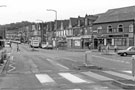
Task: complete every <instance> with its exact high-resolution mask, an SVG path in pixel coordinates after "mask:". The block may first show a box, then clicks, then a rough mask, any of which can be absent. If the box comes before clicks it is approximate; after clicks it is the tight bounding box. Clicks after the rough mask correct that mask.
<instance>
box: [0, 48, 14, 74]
mask: <svg viewBox="0 0 135 90" xmlns="http://www.w3.org/2000/svg"><path fill="white" fill-rule="evenodd" d="M3 51H6V54H7V59H6V60H4V63H3V64H1V65H0V74H1V73H2V72H3V70H4V68H5V66H6V65H7V64H8V60H9V58H10V55H11V51H12V49H11V48H10V47H4V48H3V49H2V50H1V51H0V53H1V52H3Z"/></svg>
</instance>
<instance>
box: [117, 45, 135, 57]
mask: <svg viewBox="0 0 135 90" xmlns="http://www.w3.org/2000/svg"><path fill="white" fill-rule="evenodd" d="M117 54H118V55H120V56H127V55H135V46H130V47H128V48H127V49H125V50H119V51H118V52H117Z"/></svg>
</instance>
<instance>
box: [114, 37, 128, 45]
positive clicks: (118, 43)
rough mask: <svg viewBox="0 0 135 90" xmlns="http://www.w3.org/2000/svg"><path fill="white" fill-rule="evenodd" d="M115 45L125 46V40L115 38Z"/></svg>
mask: <svg viewBox="0 0 135 90" xmlns="http://www.w3.org/2000/svg"><path fill="white" fill-rule="evenodd" d="M115 45H118V46H126V38H117V39H115Z"/></svg>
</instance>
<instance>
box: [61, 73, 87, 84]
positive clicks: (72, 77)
mask: <svg viewBox="0 0 135 90" xmlns="http://www.w3.org/2000/svg"><path fill="white" fill-rule="evenodd" d="M59 75H60V76H62V77H64V78H65V79H67V80H69V81H71V82H72V83H89V82H88V81H85V80H83V79H81V78H79V77H77V76H75V75H72V74H71V73H59Z"/></svg>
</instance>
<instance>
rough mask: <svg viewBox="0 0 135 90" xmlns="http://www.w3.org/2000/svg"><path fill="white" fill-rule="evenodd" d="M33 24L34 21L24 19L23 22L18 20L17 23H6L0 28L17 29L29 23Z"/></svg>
mask: <svg viewBox="0 0 135 90" xmlns="http://www.w3.org/2000/svg"><path fill="white" fill-rule="evenodd" d="M31 24H33V23H32V22H28V21H22V22H17V23H10V24H6V25H0V30H15V29H18V28H21V27H24V26H27V25H31Z"/></svg>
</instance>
